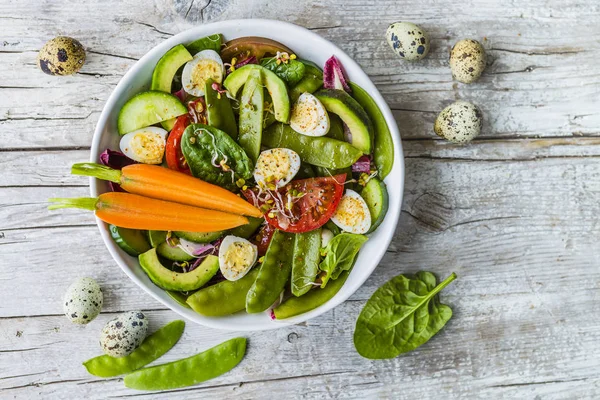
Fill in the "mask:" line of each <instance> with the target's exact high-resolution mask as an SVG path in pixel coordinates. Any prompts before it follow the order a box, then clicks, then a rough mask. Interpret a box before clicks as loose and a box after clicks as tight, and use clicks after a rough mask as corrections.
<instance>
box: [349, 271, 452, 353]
mask: <svg viewBox="0 0 600 400" xmlns="http://www.w3.org/2000/svg"><path fill="white" fill-rule="evenodd" d="M454 279H456V274H455V273H452V274H451V275H450V276H449V277H448V278H446V279H445V280H444V281H443V282H441V283H440V284H437V280H436V278H435V275H433V274H432V273H431V272H424V271H421V272H418V273H417V274H416V275H415V276H414V277H412V278H408V277H406V276H404V275H398V276H396V277H395V278H392V279H391V280H390V281H388V282H387V283H386V284H384V285H383V286H382V287H380V288H379V289H377V290H376V291H375V293H373V296H371V298H370V299H369V300H368V301H367V304H366V305H365V307H364V308H363V310H362V311H361V313H360V316H359V317H358V320H357V321H356V329H355V331H354V346H355V347H356V350H357V351H358V353H359V354H360V355H361V356H363V357H365V358H372V359H379V358H394V357H396V356H398V355H400V354H402V353H406V352H408V351H411V350H414V349H416V348H417V347H419V346H420V345H422V344H423V343H426V342H427V341H428V340H429V339H431V338H432V337H433V335H435V334H436V333H438V332H439V331H440V329H442V328H443V327H444V325H446V322H448V321H449V320H450V318H451V317H452V309H451V308H450V307H448V306H447V305H445V304H442V303H440V300H439V297H438V293H439V292H440V291H441V290H442V289H443V288H445V287H446V286H448V284H450V282H452V281H453V280H454Z"/></svg>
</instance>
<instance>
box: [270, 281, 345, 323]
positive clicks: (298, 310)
mask: <svg viewBox="0 0 600 400" xmlns="http://www.w3.org/2000/svg"><path fill="white" fill-rule="evenodd" d="M348 275H349V272H348V271H344V272H342V273H341V274H340V276H339V277H338V278H337V279H336V280H334V281H331V282H330V283H329V284H328V285H327V286H325V288H324V289H312V290H311V291H309V292H308V293H306V294H305V295H304V296H302V297H293V296H292V297H290V298H289V299H287V300H286V301H284V302H283V303H281V304H280V305H279V306H277V307H275V308H274V309H273V313H274V315H275V319H285V318H291V317H294V316H296V315H300V314H304V313H305V312H308V311H310V310H314V309H315V308H317V307H319V306H321V305H323V304H325V303H327V302H328V301H329V300H331V299H332V298H333V296H335V295H336V293H337V292H339V291H340V289H341V288H342V286H344V282H346V278H348Z"/></svg>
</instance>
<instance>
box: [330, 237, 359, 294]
mask: <svg viewBox="0 0 600 400" xmlns="http://www.w3.org/2000/svg"><path fill="white" fill-rule="evenodd" d="M368 239H369V238H368V237H366V236H364V235H355V234H353V233H341V234H339V235H337V236H335V237H334V238H333V239H331V241H330V242H329V244H328V245H327V247H326V248H325V253H326V254H325V258H324V259H323V261H321V264H319V268H320V269H321V271H324V272H325V276H324V277H323V279H322V283H321V287H322V288H324V287H325V286H327V282H328V281H329V280H330V279H337V278H339V276H340V274H341V273H342V272H343V271H348V270H350V268H352V265H354V259H355V258H356V255H357V254H358V251H359V250H360V248H361V246H362V245H363V244H365V242H366V241H367V240H368Z"/></svg>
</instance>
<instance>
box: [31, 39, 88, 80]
mask: <svg viewBox="0 0 600 400" xmlns="http://www.w3.org/2000/svg"><path fill="white" fill-rule="evenodd" d="M37 61H38V65H39V67H40V69H41V70H42V71H43V72H44V73H46V74H48V75H72V74H74V73H76V72H77V71H79V70H80V69H81V67H82V66H83V64H84V63H85V49H84V48H83V46H82V45H81V43H79V41H77V40H75V39H73V38H70V37H67V36H57V37H55V38H54V39H52V40H49V41H48V42H46V44H45V45H44V47H42V49H41V50H40V52H39V53H38V58H37Z"/></svg>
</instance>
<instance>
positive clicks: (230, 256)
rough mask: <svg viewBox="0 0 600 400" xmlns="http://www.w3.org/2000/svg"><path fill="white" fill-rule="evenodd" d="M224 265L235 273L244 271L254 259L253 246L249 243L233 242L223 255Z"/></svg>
mask: <svg viewBox="0 0 600 400" xmlns="http://www.w3.org/2000/svg"><path fill="white" fill-rule="evenodd" d="M224 259H225V265H226V266H227V267H228V268H229V269H230V270H231V271H232V272H235V273H236V274H239V273H241V272H244V271H245V270H246V268H248V267H249V266H250V265H251V264H252V261H254V248H253V247H252V245H251V244H250V243H244V242H233V243H231V245H230V246H229V248H228V249H227V251H226V252H225V255H224Z"/></svg>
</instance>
